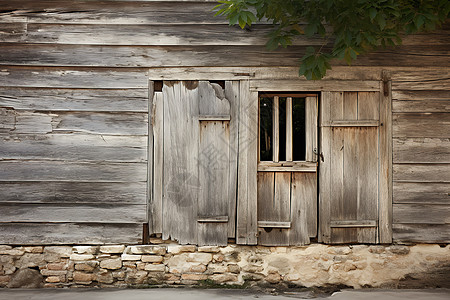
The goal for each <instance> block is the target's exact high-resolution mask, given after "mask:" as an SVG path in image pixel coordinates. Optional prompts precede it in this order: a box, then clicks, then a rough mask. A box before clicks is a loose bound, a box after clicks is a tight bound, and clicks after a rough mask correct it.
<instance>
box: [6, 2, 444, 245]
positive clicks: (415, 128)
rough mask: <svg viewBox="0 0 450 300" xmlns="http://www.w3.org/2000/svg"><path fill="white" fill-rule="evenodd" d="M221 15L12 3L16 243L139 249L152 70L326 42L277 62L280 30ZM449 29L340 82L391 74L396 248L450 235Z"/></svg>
mask: <svg viewBox="0 0 450 300" xmlns="http://www.w3.org/2000/svg"><path fill="white" fill-rule="evenodd" d="M214 5H215V3H214V2H211V1H167V0H166V1H150V0H149V1H144V0H140V1H128V0H127V1H108V2H104V1H61V0H45V1H32V0H23V1H9V0H0V8H1V9H0V212H1V213H0V236H2V237H5V238H6V240H3V241H2V242H7V243H23V244H26V243H29V244H33V243H57V242H60V243H93V242H111V243H114V242H129V243H135V242H139V241H140V239H141V238H142V223H145V222H146V221H147V216H146V211H147V209H146V205H147V198H146V197H147V196H146V195H147V191H146V180H147V131H148V129H147V128H148V107H147V106H148V103H147V102H148V78H147V75H146V72H147V70H148V68H152V67H180V66H186V67H190V66H255V67H256V66H295V65H296V64H297V62H298V58H300V57H301V56H302V55H303V54H302V52H303V50H304V49H305V48H306V46H308V45H311V44H312V45H314V44H318V43H320V41H318V40H314V39H313V40H300V41H298V42H296V44H295V45H294V46H293V47H291V48H289V49H283V50H279V51H275V52H268V51H266V50H265V47H264V35H265V34H266V33H267V30H268V27H267V25H265V24H261V25H256V26H254V27H252V29H251V30H250V31H245V30H240V29H239V28H238V27H236V26H232V27H230V26H228V25H227V22H226V20H224V19H222V18H214V17H213V14H212V13H211V8H212V7H213V6H214ZM449 29H450V28H449V27H448V26H446V27H444V28H443V29H441V30H437V31H436V32H434V33H430V34H428V33H427V34H420V35H416V36H411V37H409V38H407V39H405V41H404V45H403V46H402V47H400V48H398V49H397V50H392V49H388V50H383V51H379V52H377V53H374V54H371V55H367V56H365V57H361V58H359V59H358V60H357V62H356V63H355V66H354V67H352V69H349V70H352V72H353V75H352V76H350V77H352V78H347V77H346V75H340V78H342V79H358V78H361V79H377V78H376V77H378V74H380V72H381V70H382V69H388V70H390V72H391V75H392V90H393V99H394V101H393V122H394V123H393V136H394V140H393V145H394V152H393V153H394V183H393V187H394V208H393V209H394V239H396V240H401V241H430V242H432V241H448V240H449V237H450V232H449V231H450V225H449V223H450V217H449V216H450V213H449V207H450V205H449V197H448V192H449V185H450V178H449V177H448V176H449V174H450V155H449V150H448V149H449V148H450V147H449V146H450V142H449V138H450V128H449V126H450V125H449V122H450V112H449V107H450V97H449V87H450V80H449V77H450V76H449V75H450V73H449V72H448V69H449V67H450V60H449V44H450V35H449ZM337 64H338V65H339V64H341V63H339V62H338V63H337ZM368 66H370V67H371V69H370V71H367V70H368V69H367V68H366V67H368ZM341 70H343V69H341ZM340 74H342V73H340ZM355 74H356V75H355ZM358 74H359V75H358ZM355 76H356V77H357V78H355ZM180 79H181V78H180ZM68 231H77V232H76V233H74V234H70V233H68Z"/></svg>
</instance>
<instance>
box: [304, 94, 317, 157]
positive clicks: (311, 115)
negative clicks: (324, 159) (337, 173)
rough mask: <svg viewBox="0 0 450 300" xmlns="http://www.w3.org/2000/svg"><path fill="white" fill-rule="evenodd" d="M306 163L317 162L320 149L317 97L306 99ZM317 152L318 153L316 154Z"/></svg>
mask: <svg viewBox="0 0 450 300" xmlns="http://www.w3.org/2000/svg"><path fill="white" fill-rule="evenodd" d="M305 101H306V103H305V108H306V116H305V125H306V157H305V160H306V161H313V162H315V161H317V154H316V153H317V151H319V148H318V146H317V114H318V110H317V109H318V108H317V105H318V103H317V101H318V98H317V97H306V100H305ZM314 151H316V153H314Z"/></svg>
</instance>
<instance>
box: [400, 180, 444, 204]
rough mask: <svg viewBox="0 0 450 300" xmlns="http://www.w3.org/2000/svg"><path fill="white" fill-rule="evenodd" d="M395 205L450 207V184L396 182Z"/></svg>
mask: <svg viewBox="0 0 450 300" xmlns="http://www.w3.org/2000/svg"><path fill="white" fill-rule="evenodd" d="M393 192H394V196H393V198H394V199H393V201H394V203H418V204H447V205H450V194H449V193H450V183H432V182H425V183H423V182H394V184H393Z"/></svg>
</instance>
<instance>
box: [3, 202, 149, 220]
mask: <svg viewBox="0 0 450 300" xmlns="http://www.w3.org/2000/svg"><path fill="white" fill-rule="evenodd" d="M0 210H1V211H2V214H1V216H0V222H1V223H8V222H55V223H58V222H97V223H144V222H145V217H146V205H145V204H144V205H136V204H126V205H123V204H118V203H114V204H104V203H103V204H91V203H90V204H86V203H84V204H82V203H76V204H42V203H39V204H24V203H0Z"/></svg>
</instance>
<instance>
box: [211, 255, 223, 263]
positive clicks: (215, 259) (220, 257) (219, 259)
mask: <svg viewBox="0 0 450 300" xmlns="http://www.w3.org/2000/svg"><path fill="white" fill-rule="evenodd" d="M224 259H225V256H224V255H223V254H214V255H213V262H223V260H224Z"/></svg>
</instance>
